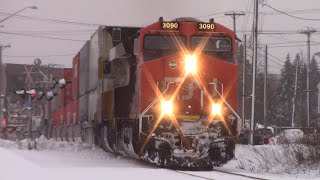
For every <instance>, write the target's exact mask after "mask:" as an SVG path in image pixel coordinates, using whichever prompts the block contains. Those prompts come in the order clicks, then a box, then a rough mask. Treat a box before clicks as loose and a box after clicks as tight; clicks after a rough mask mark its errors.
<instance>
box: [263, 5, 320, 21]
mask: <svg viewBox="0 0 320 180" xmlns="http://www.w3.org/2000/svg"><path fill="white" fill-rule="evenodd" d="M262 5H263V6H267V7H269V8H271V9H273V10H275V11H277V12H279V13H281V14H284V15H287V16H289V17H292V18H296V19H300V20H306V21H320V19H310V18H302V17H298V16H294V15H291V14H288V13H286V12H284V11H280V10H278V9H276V8H274V7H272V6H270V5H268V4H265V3H263V4H262Z"/></svg>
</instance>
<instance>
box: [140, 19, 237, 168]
mask: <svg viewBox="0 0 320 180" xmlns="http://www.w3.org/2000/svg"><path fill="white" fill-rule="evenodd" d="M139 40H140V44H139V53H137V54H138V59H139V70H140V76H141V81H140V99H139V102H140V115H139V137H140V138H141V139H143V141H144V143H143V147H142V148H143V149H144V150H145V155H144V158H145V159H147V160H149V161H151V162H154V163H157V164H162V165H164V166H175V165H176V166H188V167H189V166H201V167H207V166H208V167H211V166H215V165H221V164H223V163H225V162H227V161H229V160H230V159H231V158H233V157H234V147H235V146H234V144H235V136H237V125H238V122H239V120H240V118H239V116H238V115H237V113H236V111H237V109H236V105H237V75H238V71H237V65H236V62H235V58H234V57H235V51H236V49H235V34H234V33H233V32H232V31H231V30H229V29H227V28H225V27H224V26H222V25H219V24H217V23H214V22H213V21H210V22H209V23H205V22H200V21H197V20H194V19H186V18H182V19H176V20H175V21H170V22H165V21H162V19H160V20H159V21H158V22H156V23H154V24H152V25H150V26H148V27H146V28H143V29H141V30H140V39H139ZM156 157H158V158H156ZM155 159H157V161H156V160H155Z"/></svg>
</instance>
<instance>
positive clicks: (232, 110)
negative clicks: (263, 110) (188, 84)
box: [210, 83, 242, 135]
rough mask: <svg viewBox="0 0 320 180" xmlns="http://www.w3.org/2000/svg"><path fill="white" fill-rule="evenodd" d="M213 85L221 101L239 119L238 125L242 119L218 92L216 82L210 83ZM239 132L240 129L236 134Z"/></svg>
mask: <svg viewBox="0 0 320 180" xmlns="http://www.w3.org/2000/svg"><path fill="white" fill-rule="evenodd" d="M210 84H212V85H213V86H214V90H215V91H216V92H217V94H218V95H219V96H220V98H221V99H222V101H223V102H224V104H225V105H226V106H227V107H228V108H229V109H230V110H231V112H232V113H233V114H234V115H235V116H236V117H237V118H238V119H239V121H238V125H237V126H240V125H239V124H240V121H242V119H241V118H240V116H239V115H238V113H237V112H236V111H235V110H234V109H233V108H232V107H231V106H230V104H229V103H228V102H227V101H226V99H225V98H224V97H223V95H221V94H220V92H219V91H218V89H217V84H216V83H210ZM239 134H240V131H239V133H238V135H239Z"/></svg>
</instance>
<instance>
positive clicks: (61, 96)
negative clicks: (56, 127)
mask: <svg viewBox="0 0 320 180" xmlns="http://www.w3.org/2000/svg"><path fill="white" fill-rule="evenodd" d="M58 99H59V100H58V101H59V102H58V109H60V108H62V107H63V106H64V104H65V101H64V100H65V97H64V89H60V88H59V91H58Z"/></svg>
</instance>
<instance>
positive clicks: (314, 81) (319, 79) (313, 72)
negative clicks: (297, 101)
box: [310, 57, 320, 126]
mask: <svg viewBox="0 0 320 180" xmlns="http://www.w3.org/2000/svg"><path fill="white" fill-rule="evenodd" d="M319 83H320V73H319V68H318V63H317V61H316V59H315V57H313V58H312V60H311V62H310V90H311V92H310V124H311V125H313V126H314V125H316V120H317V117H318V112H317V107H318V93H317V85H318V84H319Z"/></svg>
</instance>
